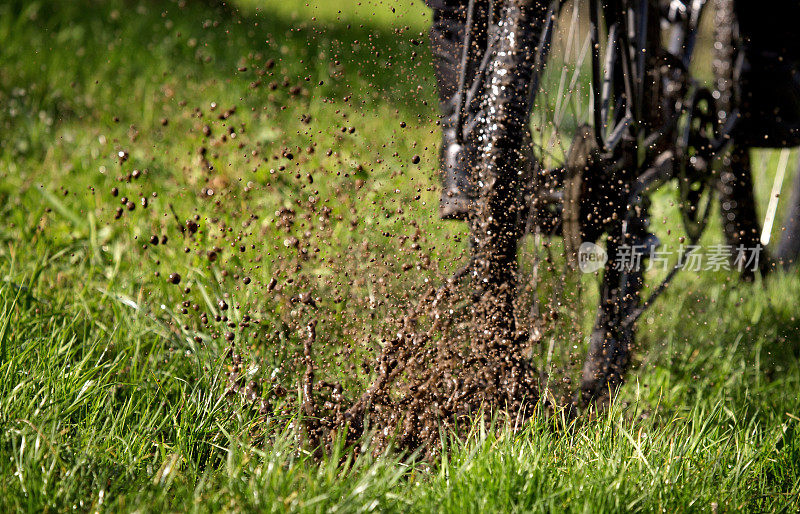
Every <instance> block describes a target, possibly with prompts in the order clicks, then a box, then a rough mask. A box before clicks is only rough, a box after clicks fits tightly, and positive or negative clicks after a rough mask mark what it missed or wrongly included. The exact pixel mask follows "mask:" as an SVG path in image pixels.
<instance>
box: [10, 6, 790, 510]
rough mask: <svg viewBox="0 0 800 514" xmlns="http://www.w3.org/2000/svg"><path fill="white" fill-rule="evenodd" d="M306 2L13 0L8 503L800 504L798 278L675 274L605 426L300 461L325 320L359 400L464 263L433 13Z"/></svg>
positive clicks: (531, 428) (185, 506)
mask: <svg viewBox="0 0 800 514" xmlns="http://www.w3.org/2000/svg"><path fill="white" fill-rule="evenodd" d="M308 4H311V5H307V2H306V1H304V0H283V1H278V0H266V1H260V2H259V1H256V0H246V1H242V2H240V3H237V4H236V6H235V9H232V8H229V7H224V6H223V5H222V3H221V2H219V3H218V2H214V1H212V0H207V1H199V0H195V1H193V0H186V1H183V0H181V1H155V0H124V1H123V0H108V1H95V0H75V1H65V0H64V1H54V2H29V1H15V0H6V1H0V216H1V217H2V218H3V222H2V223H0V276H2V281H0V510H1V511H3V512H12V511H67V510H70V511H72V510H77V511H110V512H119V511H155V512H160V511H187V510H192V511H221V510H225V511H250V510H258V511H275V512H283V511H286V510H293V511H294V510H296V511H339V512H353V511H369V510H374V511H436V512H442V511H446V512H475V511H485V510H495V511H503V512H511V511H521V512H528V511H548V512H551V511H580V512H603V511H609V512H618V511H647V512H652V511H659V512H671V511H702V512H728V511H758V512H761V511H778V512H796V511H797V510H798V509H800V435H798V426H799V425H798V424H799V423H800V342H798V341H800V335H799V334H800V319H798V317H797V315H798V308H797V298H799V297H800V279H798V277H797V276H796V274H780V273H778V274H775V275H774V276H771V277H770V278H769V279H767V280H764V281H763V282H762V281H757V282H756V283H755V284H742V283H740V282H739V281H738V280H737V278H736V277H735V276H732V275H731V274H730V273H725V272H722V271H720V272H714V273H711V272H704V273H697V274H693V273H688V272H687V273H685V274H683V275H679V277H678V278H677V279H676V283H675V284H674V286H673V287H671V288H670V289H669V291H668V292H667V293H666V294H665V296H664V297H663V298H662V299H660V300H659V302H658V303H657V304H656V306H655V307H654V308H653V309H652V310H651V311H649V312H648V313H647V314H646V315H645V316H644V317H643V319H642V321H641V322H640V324H639V332H638V333H639V342H640V344H639V346H640V350H639V353H638V355H637V359H636V363H635V367H634V370H633V372H632V373H631V376H630V380H629V382H628V384H627V385H626V386H625V388H624V390H623V391H622V393H621V395H620V398H619V399H618V401H617V402H616V403H615V404H614V406H613V408H612V409H610V410H609V411H607V412H605V413H604V414H602V415H601V416H599V417H597V418H593V419H584V418H581V419H579V420H578V421H577V422H575V423H571V424H568V425H567V426H564V424H563V423H561V422H559V420H558V419H553V418H548V417H545V416H543V415H542V416H536V417H534V419H533V420H532V421H530V422H529V423H528V424H526V425H525V426H524V427H521V428H519V429H518V430H516V431H514V430H512V429H511V428H509V427H505V428H500V429H496V430H495V429H492V427H483V426H478V425H476V427H475V430H474V433H473V435H472V436H471V437H470V438H469V439H468V440H466V441H460V442H459V441H452V442H450V443H449V444H448V449H447V450H446V451H445V452H444V453H443V457H442V459H441V460H440V461H437V462H416V461H414V460H411V459H406V458H403V457H402V456H398V455H394V454H391V453H389V454H387V455H383V456H371V455H370V453H369V451H366V452H364V453H363V454H362V455H363V456H361V457H359V458H356V459H348V458H344V457H342V456H343V455H349V454H348V453H347V452H345V450H343V449H339V450H335V451H334V454H333V455H332V456H329V457H325V458H323V459H322V461H318V460H315V459H314V458H313V456H312V455H310V454H309V453H308V452H307V451H305V450H304V449H303V448H302V446H301V444H300V439H299V434H298V429H297V423H296V414H297V413H296V412H294V411H291V409H288V408H287V407H285V406H282V405H281V404H280V402H277V403H274V404H273V403H269V402H266V401H264V402H261V401H260V400H259V398H261V397H263V398H267V397H268V392H270V391H275V390H276V388H284V389H286V390H287V391H288V394H289V395H291V394H293V391H296V390H297V389H298V387H299V382H298V377H299V374H300V373H301V371H300V368H301V365H302V338H303V337H304V336H303V333H302V330H301V329H302V327H303V326H304V325H305V324H306V323H307V322H308V321H309V320H310V319H312V318H314V319H318V320H319V325H318V328H317V331H318V334H319V335H318V340H319V342H320V348H321V349H320V354H319V355H320V357H321V358H323V359H324V362H325V364H324V365H322V364H321V365H320V373H321V374H323V375H325V374H327V375H328V376H329V377H330V378H331V379H336V380H338V381H341V382H342V383H343V384H344V385H345V386H347V387H346V390H347V391H358V390H359V388H360V387H361V388H363V385H364V384H365V383H366V382H367V380H368V377H369V375H370V371H371V370H370V369H369V366H368V365H364V366H361V365H360V363H361V361H362V357H363V356H365V355H370V354H371V352H373V351H374V349H375V348H377V347H378V346H379V345H380V343H381V341H382V339H384V338H385V337H387V336H388V335H389V334H391V333H392V331H393V330H395V329H396V324H394V323H392V322H389V321H387V320H391V319H397V318H398V317H399V316H400V314H401V313H402V312H404V311H405V309H407V307H408V306H409V305H410V304H411V303H412V302H413V299H414V298H415V297H416V296H417V295H418V294H419V291H421V290H422V289H423V288H424V286H425V284H426V281H428V282H430V283H434V282H436V281H438V280H441V279H442V278H443V277H446V276H447V275H448V273H449V272H452V271H453V270H454V269H455V268H456V267H457V266H458V264H459V262H462V261H463V259H464V252H465V247H466V241H465V234H466V232H465V228H464V227H462V226H458V225H453V224H446V223H443V222H440V221H438V220H437V219H436V217H435V207H436V205H437V194H438V193H437V189H436V187H437V184H436V182H437V181H436V152H437V127H436V94H435V90H434V82H433V78H432V67H431V64H430V55H429V52H428V49H427V35H426V28H427V23H428V19H429V14H428V11H427V10H426V9H425V7H424V5H423V4H422V1H421V0H413V2H412V1H410V0H405V1H403V2H375V1H366V0H362V1H357V0H341V1H336V2H327V1H311V2H308ZM234 108H235V109H234ZM415 155H418V156H419V157H420V159H419V162H418V163H415V162H414V161H416V160H417V159H412V158H413V156H415ZM755 161H756V162H757V164H758V167H759V170H760V171H762V173H761V174H760V175H759V179H758V186H759V191H760V194H761V197H762V199H766V196H767V194H768V191H769V187H770V186H771V181H772V175H771V174H770V173H769V172H764V170H766V169H770V168H771V167H774V166H772V165H774V162H775V161H776V155H775V154H773V153H761V154H759V156H757V157H756V159H755ZM123 198H127V200H126V201H125V202H123V201H122V200H123ZM664 204H665V205H666V200H664ZM778 232H779V228H778V227H776V230H775V233H776V235H777V234H778ZM164 236H166V240H165V239H164ZM704 241H705V242H706V243H709V244H712V243H717V242H720V233H719V230H716V229H715V228H714V227H712V229H711V230H709V233H708V235H707V236H706V239H705V240H704ZM154 243H157V244H154ZM178 279H179V283H178V284H175V283H173V282H177V281H178ZM312 304H315V306H314V305H312ZM215 316H219V317H220V321H219V322H217V321H214V320H215ZM223 316H224V317H226V318H228V319H227V321H226V320H223V319H222V317H223ZM209 318H210V319H209ZM229 339H234V340H235V344H236V349H237V350H236V351H237V353H240V354H241V361H242V364H241V367H242V368H243V371H242V372H243V373H244V374H245V375H246V377H247V378H246V380H248V381H249V380H251V379H252V380H253V381H255V382H258V383H259V384H263V387H261V388H258V389H256V390H254V391H252V396H250V397H248V395H247V394H244V395H239V394H226V392H227V391H228V390H229V387H230V383H229V379H228V378H227V375H226V374H227V373H229V372H230V371H231V366H232V364H231V363H232V362H233V361H236V360H237V359H236V358H234V359H233V360H232V359H231V358H230V357H229V356H228V355H227V351H228V348H229V344H230V343H229V341H228V340H229ZM560 342H561V343H564V344H572V345H574V346H575V348H576V350H575V351H576V352H577V353H578V354H580V355H582V354H583V352H585V343H582V342H581V340H580V339H578V338H574V339H573V340H571V341H567V340H562V341H560ZM367 362H369V361H367ZM349 394H355V393H349ZM365 444H367V442H366V441H365Z"/></svg>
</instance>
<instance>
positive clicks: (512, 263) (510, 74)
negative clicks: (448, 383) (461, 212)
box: [469, 0, 546, 343]
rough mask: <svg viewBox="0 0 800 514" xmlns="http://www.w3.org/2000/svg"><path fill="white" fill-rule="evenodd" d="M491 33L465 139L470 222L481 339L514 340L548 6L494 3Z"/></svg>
mask: <svg viewBox="0 0 800 514" xmlns="http://www.w3.org/2000/svg"><path fill="white" fill-rule="evenodd" d="M498 4H499V6H498V8H499V12H498V14H499V15H498V17H497V19H498V20H502V21H501V22H500V23H498V24H497V25H495V26H493V27H491V28H490V33H489V51H490V52H492V59H490V61H489V62H490V64H489V66H488V69H487V70H486V75H485V77H484V78H483V80H484V84H483V88H482V90H483V98H482V101H481V103H480V105H481V109H480V113H479V115H478V116H477V118H476V119H477V120H478V123H477V125H476V127H475V129H474V130H473V131H472V134H471V135H470V142H471V144H470V145H469V146H470V147H471V148H473V149H474V156H473V157H472V159H471V160H472V162H473V163H474V168H473V169H474V172H473V181H474V184H473V185H474V190H475V191H476V192H477V197H476V199H475V202H474V205H473V209H472V212H471V216H470V224H471V239H472V252H473V265H474V277H473V278H474V280H475V284H476V314H477V320H476V321H477V328H478V334H479V339H481V340H483V341H484V342H487V343H488V342H489V341H492V340H493V341H503V342H510V341H513V340H514V339H515V338H516V337H517V335H516V332H517V327H516V325H515V321H514V310H513V300H514V297H515V294H516V274H517V246H518V242H519V239H520V237H521V236H522V228H523V227H522V218H523V215H524V212H525V207H524V205H523V196H524V189H525V183H526V180H528V177H526V176H525V175H526V169H530V163H529V160H528V158H527V156H526V155H524V143H525V140H524V139H525V138H524V135H525V133H526V132H527V125H528V123H529V116H530V99H531V96H532V95H531V94H530V90H529V89H530V87H532V86H531V84H532V83H533V82H534V81H533V80H532V79H533V74H534V68H535V62H536V52H537V44H538V40H539V37H540V36H539V32H540V30H539V31H537V30H535V29H534V30H531V27H541V26H543V17H544V16H545V14H546V10H545V8H544V7H543V6H542V4H541V3H540V2H538V1H536V0H505V1H503V2H498Z"/></svg>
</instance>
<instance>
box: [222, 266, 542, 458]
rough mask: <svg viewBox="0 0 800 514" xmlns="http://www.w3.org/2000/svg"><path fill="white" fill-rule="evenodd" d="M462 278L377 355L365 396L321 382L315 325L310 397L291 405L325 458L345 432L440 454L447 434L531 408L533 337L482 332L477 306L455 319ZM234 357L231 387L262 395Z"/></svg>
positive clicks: (306, 360) (523, 414)
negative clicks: (241, 380)
mask: <svg viewBox="0 0 800 514" xmlns="http://www.w3.org/2000/svg"><path fill="white" fill-rule="evenodd" d="M458 278H459V277H454V278H451V279H450V280H449V281H448V282H447V283H445V284H444V285H443V286H441V287H439V288H438V289H430V290H429V291H428V292H427V293H425V294H423V295H422V298H421V299H420V300H419V302H418V303H417V305H416V306H415V307H414V308H413V309H411V311H410V312H409V313H408V314H407V315H406V316H404V317H403V319H402V321H401V322H400V323H399V329H398V331H397V333H396V334H395V335H394V337H392V338H391V339H388V340H385V341H384V342H383V343H384V344H383V347H382V348H381V349H380V351H379V352H378V354H377V355H376V356H375V358H374V375H373V378H372V381H371V383H370V385H369V387H368V388H367V389H366V390H365V391H364V392H363V393H362V394H360V395H355V396H353V395H352V393H353V392H352V391H345V388H344V386H343V385H342V384H340V383H331V382H327V381H319V382H317V381H315V375H316V370H317V369H318V368H320V367H323V366H324V365H322V364H321V363H318V362H315V360H314V349H315V345H316V344H317V333H316V329H317V327H316V325H317V323H316V321H313V320H312V321H311V322H309V323H308V324H307V326H306V327H305V338H304V342H303V355H302V359H301V362H302V366H301V367H300V368H298V379H299V382H300V385H301V390H302V393H301V394H300V396H299V397H298V398H297V399H296V402H297V403H296V404H294V407H295V408H294V409H289V410H294V411H295V412H296V411H298V410H299V411H300V413H301V414H302V423H303V429H304V434H305V443H306V445H307V446H308V447H309V448H311V449H312V450H314V451H315V452H316V453H317V455H321V454H322V453H323V452H325V451H330V449H331V447H332V445H333V444H335V442H336V441H337V439H338V438H344V440H345V441H346V442H347V443H356V442H357V441H359V440H360V439H361V438H362V436H364V435H367V434H371V435H372V436H373V439H372V442H373V447H372V450H373V452H375V453H380V452H382V451H384V450H386V449H387V448H389V447H391V448H394V449H397V450H400V451H407V452H411V451H419V452H420V453H421V454H422V455H423V456H425V457H426V458H434V457H435V456H437V455H438V454H439V451H440V450H441V443H442V436H443V435H444V436H445V437H448V436H450V435H453V434H455V435H465V432H466V431H467V430H469V429H470V427H471V426H472V422H473V421H474V420H475V419H476V418H478V417H480V416H484V417H485V418H486V419H487V420H488V419H489V418H491V417H492V416H495V415H497V414H498V413H504V414H505V415H506V416H507V417H509V418H512V419H514V420H516V421H524V420H525V419H527V418H528V417H530V416H531V415H532V414H533V411H534V406H535V404H536V403H537V402H539V386H540V384H539V375H538V373H537V371H536V369H535V368H534V366H533V365H532V363H531V359H530V355H529V350H530V348H529V346H530V339H529V338H528V337H527V335H526V334H524V333H518V334H514V335H513V337H512V338H510V339H502V338H500V337H497V336H496V335H491V334H478V333H475V330H474V329H475V327H476V326H482V323H475V319H474V317H475V316H476V315H477V316H483V315H485V312H481V308H480V307H473V308H471V309H469V310H471V313H470V314H471V316H472V318H473V319H460V318H459V316H457V315H455V314H456V311H455V309H454V308H453V307H454V306H455V304H456V303H458V300H459V298H461V297H462V296H463V291H459V290H458V287H457V279H458ZM478 305H479V304H478ZM456 325H458V326H456ZM231 355H232V356H233V359H234V368H233V371H232V372H231V374H230V378H231V387H232V389H231V390H233V391H237V392H240V393H242V394H243V395H244V396H245V397H246V398H247V399H248V400H251V401H252V400H254V399H255V398H256V397H258V394H257V393H256V392H255V387H254V385H253V383H250V384H248V385H247V386H246V387H245V386H244V385H243V384H239V383H238V382H239V380H238V378H239V377H240V376H241V375H240V374H239V373H240V371H241V356H239V355H238V354H237V353H235V352H233V351H232V352H231ZM300 371H302V374H301V373H300ZM348 392H349V393H351V394H349V395H348V394H347V393H348ZM276 393H277V394H279V395H283V394H284V393H285V391H280V390H277V391H276ZM298 407H299V408H298ZM262 410H265V409H264V408H263V407H262ZM354 448H356V447H355V446H354ZM356 451H358V450H357V449H356Z"/></svg>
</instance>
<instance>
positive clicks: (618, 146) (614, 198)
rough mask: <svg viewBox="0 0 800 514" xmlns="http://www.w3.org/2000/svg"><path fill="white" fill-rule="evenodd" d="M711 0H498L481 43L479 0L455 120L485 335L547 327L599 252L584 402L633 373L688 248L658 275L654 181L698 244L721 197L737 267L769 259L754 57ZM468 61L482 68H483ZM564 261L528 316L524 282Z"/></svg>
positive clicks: (752, 267)
mask: <svg viewBox="0 0 800 514" xmlns="http://www.w3.org/2000/svg"><path fill="white" fill-rule="evenodd" d="M709 3H710V2H707V1H705V0H691V1H689V0H686V1H679V0H675V1H671V2H669V3H667V4H664V3H663V2H659V1H657V0H606V1H602V2H601V1H600V0H588V1H586V2H576V3H574V4H572V14H571V16H570V13H568V12H566V11H565V5H566V2H565V1H564V0H560V1H555V2H552V3H549V4H548V3H546V2H542V1H536V0H494V1H493V2H490V4H489V14H488V16H489V20H488V23H487V24H486V26H488V27H489V29H488V37H487V38H485V39H486V41H487V43H486V46H485V48H478V49H476V48H475V45H474V44H472V42H471V41H474V40H477V38H474V37H471V36H470V31H472V30H473V26H474V25H475V23H474V20H473V14H474V9H475V0H471V1H470V2H469V5H468V7H467V9H468V15H467V27H468V28H467V33H468V36H467V41H466V44H465V46H464V53H463V56H462V66H461V73H462V76H461V77H460V81H459V84H460V88H459V99H460V100H459V110H458V116H459V118H458V123H457V126H458V130H459V137H461V138H462V141H463V145H464V149H465V151H466V154H467V158H468V160H469V162H470V164H471V166H472V169H473V172H472V181H473V184H472V185H473V189H474V190H475V191H476V196H475V200H474V205H473V206H472V209H471V211H472V212H471V214H470V248H471V259H470V265H469V267H468V271H469V275H470V276H471V277H472V280H473V284H474V297H475V300H476V302H475V314H476V322H477V329H478V330H477V337H478V338H480V339H482V340H484V344H495V343H497V344H499V345H507V344H516V343H518V342H520V341H521V340H523V339H525V338H528V339H531V338H535V337H537V334H539V333H541V329H540V327H542V326H543V325H544V324H546V323H547V321H548V320H552V319H553V318H554V317H555V316H557V315H558V313H559V303H560V301H559V300H558V299H557V296H558V295H556V294H555V293H554V291H556V290H560V294H561V296H563V295H564V291H565V290H569V288H571V287H577V286H576V280H575V279H574V278H569V277H570V273H571V272H573V270H575V269H577V268H579V267H580V266H581V264H582V259H587V258H588V259H591V258H592V256H593V255H594V256H595V257H596V261H597V263H598V264H601V265H602V267H601V268H600V269H599V271H600V272H601V273H600V276H601V277H602V278H600V281H599V287H598V293H597V297H598V306H597V311H596V316H595V318H594V323H593V325H592V328H591V330H590V336H589V350H588V356H587V357H586V360H585V364H584V366H583V371H582V376H581V383H580V387H579V390H578V391H577V393H575V396H574V401H575V402H576V403H578V404H583V405H586V404H589V403H591V402H596V401H598V400H603V399H608V398H610V397H611V396H612V395H613V393H614V392H615V391H616V390H617V388H618V387H619V386H620V385H621V384H622V382H623V379H624V376H625V372H626V371H627V369H628V367H629V365H630V362H631V349H632V347H633V346H634V341H635V324H636V322H637V320H638V319H639V318H640V316H641V315H642V313H643V312H645V310H646V309H647V308H648V307H649V306H650V305H651V304H652V303H653V301H654V300H655V299H656V298H657V297H658V296H659V295H660V294H661V293H662V292H663V291H664V290H665V288H666V287H667V285H668V284H669V283H670V281H671V280H672V278H673V277H674V276H675V274H676V273H677V272H678V271H679V270H680V269H681V268H682V267H683V264H682V263H683V260H684V257H685V256H686V255H687V252H688V251H690V250H688V251H684V253H681V255H680V256H679V258H678V262H676V263H674V264H672V265H671V267H668V268H667V272H666V274H665V276H664V277H662V278H661V279H660V280H659V281H657V282H656V283H653V284H646V282H645V280H646V279H648V276H647V274H646V273H644V270H643V266H642V264H641V263H642V262H643V261H646V260H647V259H648V258H651V257H652V256H653V255H654V253H655V252H657V251H658V248H659V247H660V245H661V244H662V242H661V240H660V239H659V237H657V236H656V235H655V234H654V233H653V232H652V231H651V213H650V211H651V209H652V202H651V198H652V197H653V195H656V194H658V195H662V196H663V195H670V194H673V193H672V192H671V191H674V192H675V196H674V197H673V199H672V200H671V202H670V203H672V204H674V205H675V209H676V210H677V211H678V212H679V217H680V220H681V225H682V232H683V234H682V235H681V236H676V238H677V239H678V240H679V241H680V243H681V247H682V248H691V247H694V246H696V245H697V243H698V241H699V240H700V237H701V236H702V235H703V233H704V230H705V229H706V227H707V225H708V221H709V218H710V215H711V213H712V211H713V210H714V205H715V203H718V204H719V206H720V208H719V210H720V212H721V213H722V217H723V219H722V227H723V233H724V236H725V241H726V243H727V245H725V247H726V251H729V252H730V257H731V259H732V260H734V261H735V260H737V259H738V260H739V266H738V267H739V269H740V270H741V271H743V273H744V274H745V275H747V274H752V273H755V272H756V271H757V270H758V269H759V268H763V267H764V265H765V264H764V263H768V261H769V260H768V257H767V256H766V254H765V253H764V252H763V251H762V250H763V249H762V247H761V244H760V241H759V237H758V236H759V233H760V226H759V223H758V221H757V218H756V215H755V199H754V194H753V183H752V178H751V171H750V165H749V160H748V157H747V156H748V154H747V149H746V148H742V147H740V146H739V145H737V144H736V138H735V134H736V133H735V128H736V121H737V118H738V115H739V113H738V104H737V92H736V78H737V77H736V74H737V69H738V68H737V67H738V66H740V60H739V59H738V54H737V45H738V40H737V33H736V23H735V19H734V16H733V6H732V0H715V4H716V5H715V6H714V8H713V9H711V8H709V7H710V5H709ZM708 15H713V16H715V18H716V19H715V20H714V26H715V27H716V28H715V31H714V39H715V41H714V45H713V46H714V48H715V50H714V52H715V55H714V63H713V72H714V77H713V82H712V84H711V85H709V86H706V85H704V84H703V82H702V81H700V80H698V79H697V78H696V77H695V74H694V73H695V71H694V68H693V66H692V65H693V63H694V61H695V59H696V57H697V56H696V54H697V47H698V45H697V41H698V37H699V34H700V26H701V20H702V19H703V17H704V16H708ZM559 24H566V26H561V27H559ZM559 41H560V42H559ZM554 50H560V51H561V52H560V53H561V55H560V57H558V56H557V55H556V53H555V52H554ZM570 59H571V60H570ZM548 67H550V71H549V72H548ZM468 69H474V70H476V72H475V73H474V75H473V76H472V77H470V76H467V72H466V70H468ZM470 106H476V107H475V111H476V112H475V113H474V115H473V116H471V118H470V119H471V120H472V121H471V122H470V121H469V120H468V118H467V116H466V112H467V110H468V109H470ZM532 120H533V123H532V125H533V132H532V135H531V136H528V135H527V134H528V133H529V132H528V127H529V124H531V121H532ZM665 223H666V220H665ZM526 235H530V236H532V237H533V238H534V239H535V240H536V241H538V243H536V244H538V245H539V246H540V247H543V248H545V249H546V255H545V257H544V258H538V257H537V258H535V259H534V260H535V261H536V262H535V263H534V264H533V265H531V266H528V267H532V268H533V269H532V270H529V269H526V266H527V264H526V263H524V262H522V259H520V256H519V254H520V250H521V249H524V248H525V247H526V244H525V243H524V241H523V238H524V237H525V236H526ZM527 246H530V245H527ZM592 252H594V253H592ZM553 254H557V255H555V257H554V255H553ZM598 255H599V256H598ZM556 261H558V262H560V263H562V264H561V265H563V270H565V271H564V273H563V274H562V275H561V276H559V275H558V273H552V274H551V281H553V282H554V283H550V284H545V289H544V293H543V292H542V290H541V289H540V290H539V291H538V293H534V300H533V301H532V302H531V304H532V305H533V307H532V310H531V312H532V313H533V318H535V320H534V322H533V326H532V327H528V328H525V327H523V326H521V325H522V324H521V323H520V321H519V319H518V318H519V313H518V312H516V311H518V310H519V309H518V308H517V309H515V304H517V303H518V295H519V292H520V290H521V289H523V288H526V287H529V286H530V284H531V282H532V281H533V280H532V279H531V273H533V274H538V275H540V276H541V275H542V271H541V269H542V267H544V268H548V267H549V268H550V270H551V271H553V269H554V268H556V267H557V266H559V265H557V264H556ZM603 261H605V263H604V264H602V262H603ZM745 261H746V264H747V265H746V266H742V265H741V264H742V263H743V262H745ZM541 284H543V282H542V281H539V282H538V285H540V286H541ZM576 294H579V293H576ZM543 296H546V297H547V298H544V299H543V298H542V297H543ZM543 302H544V303H548V302H549V308H542V303H543ZM517 307H518V306H517ZM493 342H494V343H493Z"/></svg>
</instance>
